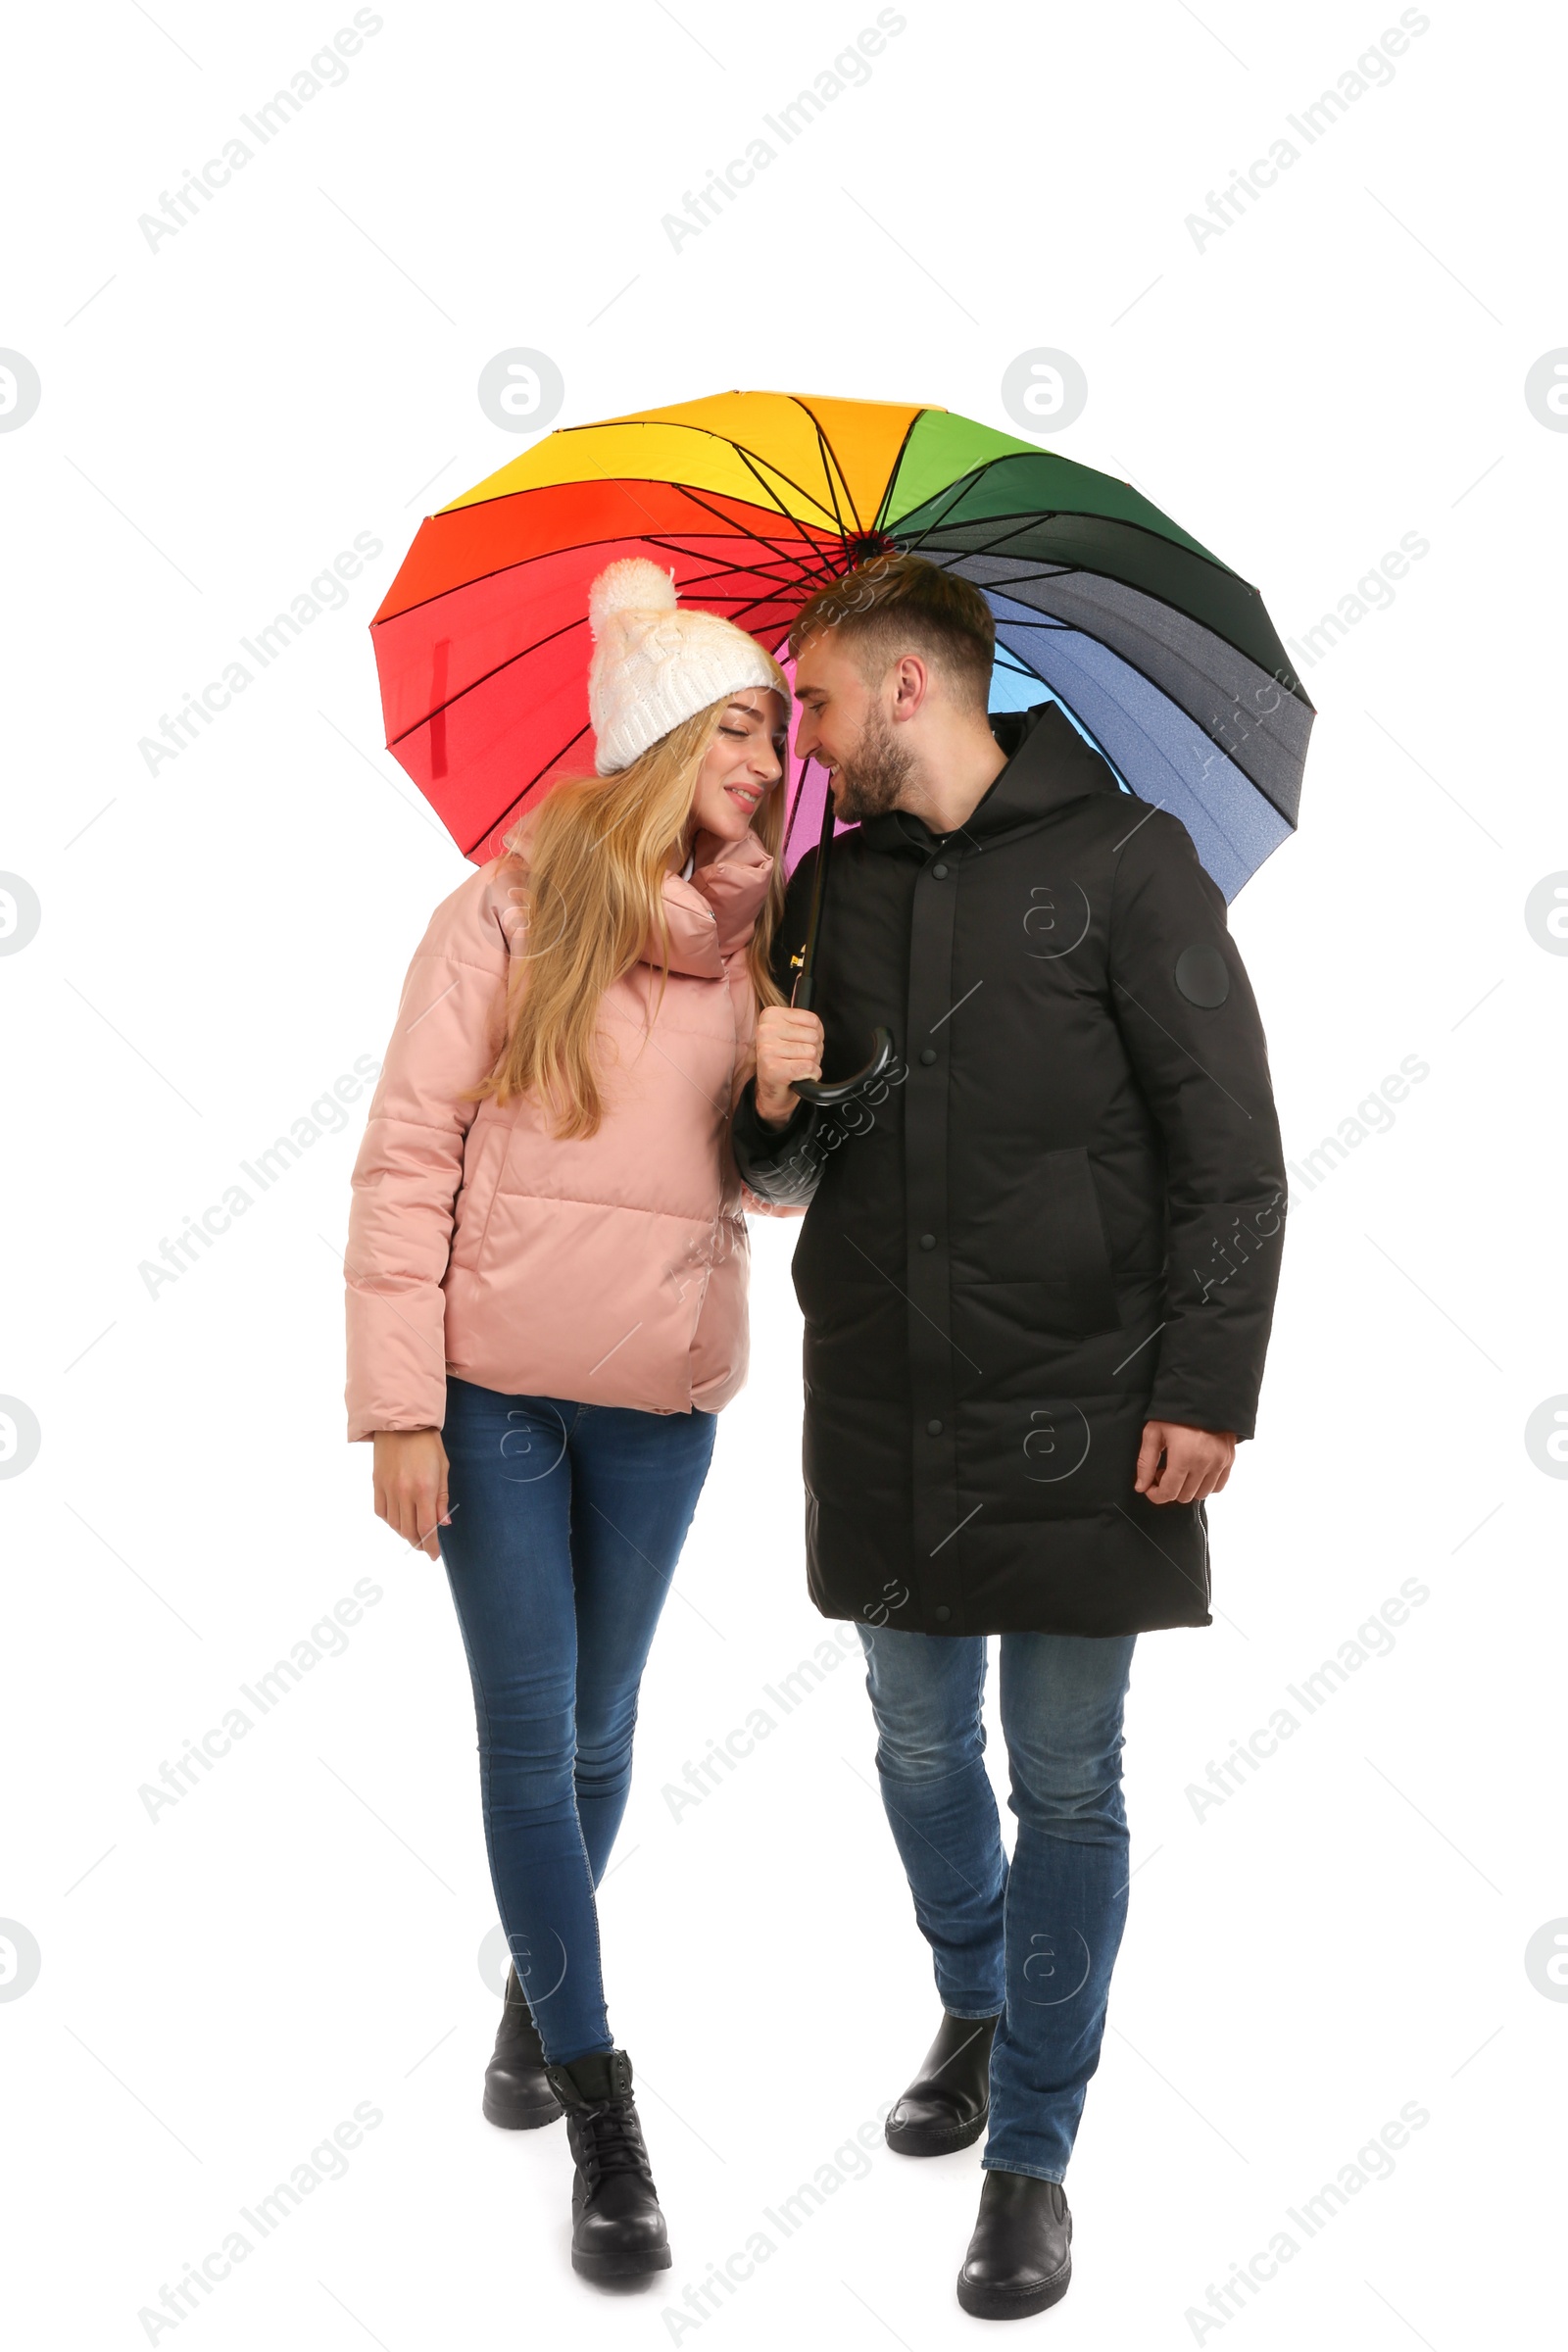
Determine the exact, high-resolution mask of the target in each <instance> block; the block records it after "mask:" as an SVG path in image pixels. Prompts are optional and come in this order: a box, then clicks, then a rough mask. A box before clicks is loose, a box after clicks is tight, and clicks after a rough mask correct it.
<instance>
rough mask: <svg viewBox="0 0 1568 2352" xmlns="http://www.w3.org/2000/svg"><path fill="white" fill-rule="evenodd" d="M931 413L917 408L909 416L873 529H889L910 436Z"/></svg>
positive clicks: (872, 521)
mask: <svg viewBox="0 0 1568 2352" xmlns="http://www.w3.org/2000/svg"><path fill="white" fill-rule="evenodd" d="M930 414H931V411H930V410H929V409H916V410H915V412H914V415H913V416H912V417H910V418H909V421H908V424H907V426H906V428H905V434H904V439H903V440H902V441H901V442H900V443H899V454H898V456H897V457H896V458H895V459H894V461H893V464H892V466H891V468H890V469H889V472H888V486H887V488H886V489H885V490H884V491H883V493H882V496H881V497H880V498H879V499H878V501H877V508H876V513H875V515H873V516H872V518H871V528H872V530H873V531H885V530H886V529H887V523H888V506H889V503H890V501H891V500H892V497H893V493H894V490H895V488H896V487H897V484H898V479H899V468H900V466H902V465H903V464H904V461H905V458H906V456H907V453H908V447H909V441H910V437H911V435H912V434H913V432H914V428H915V426H916V425H917V424H918V423H919V421H920V419H921V417H929V416H930Z"/></svg>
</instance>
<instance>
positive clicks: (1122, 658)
mask: <svg viewBox="0 0 1568 2352" xmlns="http://www.w3.org/2000/svg"><path fill="white" fill-rule="evenodd" d="M1090 576H1091V577H1098V576H1099V575H1098V574H1091V575H1090ZM982 593H983V591H982ZM1139 593H1140V594H1141V593H1142V591H1139ZM1158 601H1159V600H1158V598H1157V597H1152V598H1151V599H1150V602H1151V603H1152V604H1157V603H1158ZM1171 609H1172V608H1170V607H1167V608H1166V610H1167V611H1169V610H1171ZM1184 617H1188V616H1186V615H1184ZM1196 625H1201V624H1196ZM1003 626H1004V627H1005V628H1008V629H1030V628H1035V627H1039V628H1049V629H1053V630H1054V632H1055V633H1056V634H1058V635H1061V634H1066V635H1068V636H1072V637H1082V638H1083V639H1084V640H1085V642H1086V643H1087V644H1089V645H1098V646H1100V647H1101V648H1102V650H1103V652H1105V653H1108V654H1113V655H1114V656H1115V658H1116V660H1117V661H1118V662H1123V663H1124V664H1125V665H1126V667H1127V668H1128V669H1130V670H1131V671H1132V673H1133V675H1134V676H1135V677H1138V678H1142V679H1143V681H1144V683H1145V685H1146V686H1148V687H1149V688H1150V689H1151V691H1152V693H1154V694H1157V695H1158V696H1159V697H1160V698H1161V700H1162V701H1164V702H1167V703H1170V704H1171V705H1173V707H1174V708H1175V709H1176V710H1178V711H1180V712H1181V713H1182V716H1183V717H1184V718H1188V719H1191V720H1192V723H1193V725H1194V726H1195V727H1196V728H1197V729H1198V731H1199V733H1200V734H1201V735H1202V736H1203V737H1205V738H1206V740H1207V741H1208V742H1209V743H1211V744H1213V746H1214V748H1215V750H1216V751H1218V752H1220V753H1222V754H1223V755H1224V757H1225V759H1226V760H1229V761H1230V764H1231V766H1232V767H1234V768H1235V770H1236V772H1237V774H1238V775H1239V776H1240V777H1241V778H1242V779H1243V781H1244V783H1246V784H1248V785H1249V786H1250V789H1251V790H1252V791H1253V792H1255V793H1256V794H1257V797H1258V799H1259V800H1260V801H1263V802H1266V803H1267V805H1268V807H1269V808H1270V809H1273V811H1274V813H1275V815H1276V816H1278V817H1282V818H1283V819H1284V821H1285V823H1286V824H1288V825H1289V826H1290V828H1291V831H1292V832H1293V833H1295V832H1297V831H1299V818H1297V817H1294V816H1292V815H1291V813H1290V811H1289V809H1282V808H1281V807H1280V805H1279V803H1278V801H1277V800H1276V799H1275V798H1274V795H1273V794H1272V793H1271V792H1270V791H1269V789H1268V787H1267V785H1265V784H1260V783H1259V782H1258V780H1257V778H1256V777H1255V776H1253V775H1250V774H1249V773H1248V771H1247V769H1246V768H1245V767H1244V766H1243V765H1242V763H1241V761H1240V760H1239V759H1238V758H1237V757H1236V754H1235V753H1234V752H1233V751H1232V750H1230V748H1229V746H1228V745H1226V744H1223V743H1221V742H1220V740H1219V738H1218V737H1217V736H1216V735H1211V734H1209V731H1208V729H1207V728H1206V727H1205V726H1204V724H1203V722H1202V720H1201V718H1197V717H1194V714H1193V712H1192V711H1189V710H1188V708H1187V706H1186V704H1185V703H1181V702H1177V700H1176V697H1175V696H1174V695H1173V694H1172V693H1171V691H1170V688H1169V687H1168V686H1162V685H1161V684H1160V682H1159V680H1158V678H1156V677H1153V676H1152V675H1151V673H1150V672H1149V671H1148V670H1147V669H1146V668H1145V667H1144V665H1143V663H1142V662H1135V661H1134V660H1133V658H1132V656H1131V655H1130V654H1124V653H1123V652H1122V650H1121V648H1120V646H1115V645H1111V646H1107V645H1105V643H1104V641H1103V638H1100V637H1094V636H1091V635H1090V632H1089V631H1088V630H1087V629H1081V628H1079V626H1078V624H1077V622H1076V621H1071V620H1063V621H1053V620H1051V619H1048V618H1046V617H1045V616H1042V617H1041V619H1040V620H1039V621H1038V622H1035V621H1030V620H1007V621H1005V622H1004V623H1003ZM1005 650H1006V651H1007V652H1008V653H1010V654H1013V655H1014V657H1015V658H1016V659H1017V660H1019V661H1022V659H1023V657H1022V655H1021V654H1018V653H1017V649H1016V648H1015V647H1013V646H1008V647H1007V648H1006V649H1005ZM1235 650H1236V649H1235V648H1234V647H1233V648H1232V651H1233V652H1234V651H1235ZM1242 658H1243V660H1244V661H1250V659H1251V657H1250V655H1243V657H1242ZM1254 667H1255V664H1254ZM1032 674H1033V675H1034V676H1036V677H1039V678H1040V682H1041V684H1042V685H1043V686H1047V687H1050V689H1051V692H1052V693H1053V694H1054V695H1056V696H1057V698H1058V700H1062V701H1064V700H1065V699H1066V698H1065V697H1064V696H1062V695H1061V694H1060V692H1059V689H1058V688H1056V687H1054V686H1052V684H1051V680H1050V679H1049V678H1047V677H1043V676H1041V673H1040V671H1038V670H1035V671H1033V672H1032ZM1200 674H1201V673H1200ZM1208 682H1209V683H1212V681H1211V680H1210V681H1208ZM1135 723H1137V722H1135ZM1085 724H1086V725H1087V724H1088V722H1087V720H1086V721H1085ZM1184 786H1185V789H1187V790H1188V791H1190V792H1191V793H1192V794H1193V797H1194V799H1195V800H1197V799H1198V798H1199V795H1198V789H1197V786H1196V785H1189V784H1186V782H1185V779H1184ZM1138 797H1139V798H1142V795H1139V796H1138ZM1200 806H1201V808H1202V809H1203V813H1204V815H1205V816H1207V817H1208V819H1209V821H1210V823H1211V824H1213V826H1214V827H1215V829H1216V831H1218V832H1220V833H1223V834H1224V837H1225V840H1226V842H1227V843H1228V844H1229V846H1230V847H1231V848H1232V849H1233V850H1236V854H1237V856H1238V857H1242V856H1243V852H1242V851H1241V850H1240V849H1239V848H1238V847H1237V844H1236V843H1235V842H1233V841H1231V837H1230V835H1229V834H1228V833H1226V832H1225V828H1224V826H1223V825H1222V824H1221V823H1220V820H1219V819H1218V817H1216V816H1215V815H1214V813H1213V811H1212V810H1211V809H1209V808H1208V807H1207V805H1206V803H1203V802H1201V801H1200Z"/></svg>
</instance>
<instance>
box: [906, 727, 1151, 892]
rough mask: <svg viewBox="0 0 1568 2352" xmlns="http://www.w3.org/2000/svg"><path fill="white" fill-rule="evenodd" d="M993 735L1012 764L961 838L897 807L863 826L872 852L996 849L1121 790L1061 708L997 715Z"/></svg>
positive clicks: (958, 832)
mask: <svg viewBox="0 0 1568 2352" xmlns="http://www.w3.org/2000/svg"><path fill="white" fill-rule="evenodd" d="M991 732H992V734H993V735H995V737H996V739H997V741H998V743H1000V744H1001V746H1002V748H1003V750H1004V751H1005V753H1006V754H1007V764H1006V766H1005V768H1003V769H1002V771H1001V773H1000V774H999V775H998V776H997V779H996V781H995V782H994V783H993V784H992V785H991V786H990V787H989V789H988V790H987V791H986V792H985V794H984V795H983V796H982V798H981V799H980V801H979V802H978V803H977V804H976V806H975V808H974V809H972V811H971V812H970V814H969V816H968V817H967V818H966V819H965V821H964V822H963V823H962V824H961V825H959V826H957V827H956V830H955V832H954V833H952V834H943V833H933V832H932V831H931V829H930V827H929V826H928V825H927V824H926V822H925V820H924V818H923V817H918V816H913V815H911V814H910V812H909V811H908V809H889V811H888V812H887V814H886V815H885V816H873V817H869V818H867V820H866V821H865V823H864V824H862V825H861V827H860V839H861V840H862V841H863V842H864V843H865V845H866V847H867V848H868V849H873V850H882V851H888V852H891V853H892V854H894V855H895V856H897V855H900V854H903V855H905V856H910V855H913V856H918V857H926V856H928V855H929V854H930V853H931V851H933V850H935V849H936V848H937V847H938V846H939V845H940V844H941V843H943V842H944V841H951V842H952V843H953V845H954V847H955V848H956V849H960V850H961V849H965V848H968V849H974V850H984V849H989V848H991V847H992V845H993V844H994V843H996V842H999V841H1002V840H1005V838H1006V837H1007V836H1008V835H1010V834H1013V833H1020V832H1026V831H1028V830H1029V829H1030V828H1031V827H1032V826H1034V825H1037V824H1038V823H1039V822H1040V820H1041V818H1042V817H1043V816H1048V815H1050V814H1051V813H1052V811H1053V810H1054V809H1063V808H1065V807H1066V806H1067V805H1068V803H1069V802H1071V801H1079V800H1082V799H1083V798H1084V797H1085V795H1086V794H1088V793H1091V792H1116V791H1118V790H1119V789H1120V788H1119V786H1118V785H1117V782H1116V779H1115V777H1114V775H1113V774H1112V773H1111V771H1110V768H1109V767H1108V766H1107V764H1106V762H1105V761H1104V760H1103V759H1102V758H1101V756H1100V754H1099V753H1098V752H1097V751H1094V750H1092V749H1091V747H1090V746H1089V745H1088V744H1087V743H1085V741H1084V739H1083V737H1082V736H1081V735H1080V734H1079V732H1078V730H1077V728H1076V727H1075V726H1074V725H1073V724H1072V721H1071V720H1070V719H1069V718H1068V717H1067V715H1066V713H1065V711H1062V710H1061V708H1060V706H1059V705H1058V704H1056V703H1040V704H1037V705H1036V707H1035V709H1034V710H1032V711H993V712H992V714H991Z"/></svg>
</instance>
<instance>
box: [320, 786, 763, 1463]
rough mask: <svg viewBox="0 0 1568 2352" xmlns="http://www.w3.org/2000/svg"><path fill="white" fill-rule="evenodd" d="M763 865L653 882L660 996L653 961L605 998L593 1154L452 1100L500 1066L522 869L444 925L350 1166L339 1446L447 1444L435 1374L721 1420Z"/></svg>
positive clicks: (439, 915) (732, 846)
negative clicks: (750, 952)
mask: <svg viewBox="0 0 1568 2352" xmlns="http://www.w3.org/2000/svg"><path fill="white" fill-rule="evenodd" d="M526 831H527V829H526V828H525V829H524V831H523V833H522V834H521V835H520V836H519V838H518V853H519V858H523V859H525V858H526V854H527V841H526ZM768 863H769V861H768V857H767V853H766V851H765V850H764V848H763V847H762V845H761V843H760V842H759V841H757V840H756V839H755V838H754V837H752V836H748V837H747V838H746V839H745V840H743V841H738V842H723V843H718V842H715V841H714V839H713V837H712V836H711V835H709V834H700V835H699V836H698V839H697V864H696V867H695V869H694V872H693V876H692V879H691V880H690V881H689V882H687V881H682V880H681V879H680V878H679V877H678V876H676V875H673V874H671V875H669V876H666V878H665V881H664V907H665V912H666V915H667V917H668V922H669V931H670V970H669V978H668V981H667V982H666V983H665V986H664V993H663V1000H662V1004H661V1003H659V973H658V970H657V969H656V968H654V967H653V966H652V965H651V964H650V963H649V962H647V961H644V962H640V963H638V964H636V965H635V966H634V967H633V969H632V970H631V971H630V972H629V973H628V974H627V975H626V976H625V977H624V978H623V979H621V980H619V981H617V982H616V984H615V986H614V987H613V988H612V989H611V990H610V991H609V993H608V994H607V996H606V998H605V1000H604V1005H603V1009H602V1013H601V1039H602V1056H601V1063H600V1067H601V1073H602V1084H603V1088H604V1098H605V1117H604V1120H603V1123H602V1124H601V1126H600V1129H599V1132H598V1134H597V1135H595V1136H591V1137H589V1138H587V1139H586V1140H578V1141H563V1140H561V1139H559V1138H557V1137H556V1136H554V1135H552V1134H551V1133H550V1132H549V1131H548V1129H547V1127H546V1124H545V1122H544V1120H543V1119H542V1118H541V1116H540V1113H539V1111H538V1110H537V1108H536V1107H535V1105H534V1104H533V1103H531V1102H526V1101H522V1100H519V1099H517V1098H514V1100H513V1101H512V1102H510V1103H508V1104H507V1105H506V1107H505V1108H504V1109H500V1108H498V1107H497V1105H496V1104H495V1103H493V1102H491V1101H488V1100H487V1101H485V1102H483V1103H477V1104H476V1103H471V1102H465V1100H464V1095H465V1092H466V1089H468V1088H469V1087H471V1086H474V1085H477V1084H478V1082H479V1081H480V1080H481V1079H482V1078H484V1077H485V1076H486V1074H487V1073H488V1072H489V1070H490V1069H491V1068H492V1067H493V1065H494V1061H495V1057H496V1054H497V1052H498V1051H499V1047H500V1043H501V1037H502V1027H501V1016H502V1012H503V1007H504V1002H505V983H506V979H507V972H508V959H509V956H512V955H516V954H520V953H522V952H523V951H524V948H525V944H526V915H525V912H524V908H523V906H522V893H521V890H520V887H519V883H520V878H521V873H522V871H523V870H524V869H523V867H522V866H521V865H520V864H519V862H518V860H517V859H515V858H496V859H494V860H493V861H492V862H491V863H490V864H489V865H486V866H484V867H482V868H481V869H480V870H479V871H478V872H477V873H475V874H473V875H472V876H470V878H469V879H468V880H467V881H466V882H465V883H463V884H462V886H461V887H460V888H459V889H457V890H455V891H454V892H453V894H452V896H451V897H450V898H449V899H447V900H446V901H444V903H443V904H442V905H441V906H440V907H437V908H436V910H435V913H434V915H433V916H432V917H431V920H430V927H429V929H428V931H427V932H426V933H425V935H424V939H423V941H422V943H421V944H420V947H419V950H418V952H417V955H416V956H415V958H414V961H413V963H412V965H411V966H410V968H409V976H408V979H407V981H406V982H405V984H404V989H403V1000H402V1004H401V1005H400V1007H399V1012H398V1025H397V1029H396V1032H395V1034H394V1036H393V1039H392V1042H391V1044H390V1045H389V1046H388V1048H387V1053H386V1061H385V1064H384V1066H383V1069H382V1072H381V1077H380V1081H379V1083H378V1085H377V1087H376V1090H375V1096H374V1099H373V1101H372V1102H371V1104H370V1110H369V1118H368V1125H367V1128H366V1132H365V1140H364V1143H363V1144H362V1146H361V1148H360V1153H359V1158H358V1160H357V1162H356V1164H355V1169H354V1201H353V1207H352V1211H351V1214H350V1219H349V1245H348V1254H347V1259H346V1268H347V1274H348V1362H349V1377H348V1411H349V1435H350V1437H351V1438H368V1437H369V1436H370V1435H371V1434H372V1433H373V1432H374V1431H375V1430H378V1429H439V1428H440V1426H441V1423H442V1420H443V1418H444V1416H445V1399H446V1376H447V1374H448V1372H449V1371H450V1372H452V1373H454V1374H456V1376H457V1377H458V1378H459V1379H461V1380H470V1381H476V1382H477V1383H479V1385H480V1386H481V1387H484V1388H487V1389H500V1390H502V1391H504V1392H505V1393H507V1394H508V1395H516V1394H521V1395H529V1396H544V1397H573V1398H576V1399H577V1400H578V1401H580V1402H583V1403H588V1404H618V1405H634V1406H637V1407H639V1408H641V1409H642V1410H644V1411H648V1412H660V1413H669V1412H689V1411H690V1410H691V1409H692V1408H693V1407H694V1406H697V1407H701V1408H702V1409H703V1410H705V1411H708V1412H716V1411H718V1409H719V1407H720V1406H722V1405H724V1404H727V1403H728V1402H729V1400H730V1398H731V1397H733V1396H735V1394H736V1393H737V1391H738V1390H739V1389H740V1388H741V1386H742V1385H743V1383H744V1381H745V1378H746V1364H747V1317H746V1289H747V1276H748V1272H749V1266H750V1248H749V1243H748V1239H747V1232H746V1220H745V1216H744V1214H743V1201H744V1205H745V1206H749V1207H751V1208H753V1209H758V1210H761V1209H763V1207H764V1204H763V1203H762V1202H760V1201H754V1200H753V1198H752V1196H751V1195H750V1194H749V1193H746V1192H745V1191H744V1188H743V1186H742V1184H741V1180H740V1177H739V1175H738V1174H737V1172H736V1169H735V1165H734V1161H733V1159H732V1157H731V1155H730V1151H729V1142H728V1122H729V1114H730V1111H731V1109H732V1107H733V1105H734V1101H735V1098H736V1096H737V1095H738V1094H739V1092H740V1089H741V1087H742V1086H743V1085H744V1084H745V1082H746V1078H747V1076H748V1074H749V1070H750V1065H751V1055H752V1047H753V1041H754V1036H755V1030H756V1005H755V999H754V996H753V991H752V983H751V976H750V973H749V972H748V969H747V965H746V958H745V954H744V951H745V948H746V944H747V942H748V940H749V939H750V938H751V935H752V930H753V925H754V922H755V919H756V916H757V913H758V910H759V908H760V906H761V905H762V902H763V899H764V897H765V895H766V890H767V878H768ZM647 952H648V954H650V955H652V954H653V953H654V952H655V951H654V949H653V945H652V943H650V947H649V950H648V951H647ZM654 1005H658V1009H657V1012H656V1013H655V1015H654V1018H653V1020H652V1023H651V1025H650V1023H649V1020H648V1015H649V1011H650V1009H651V1007H653V1006H654ZM605 1044H608V1049H609V1050H608V1052H606V1051H604V1050H603V1046H604V1045H605Z"/></svg>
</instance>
